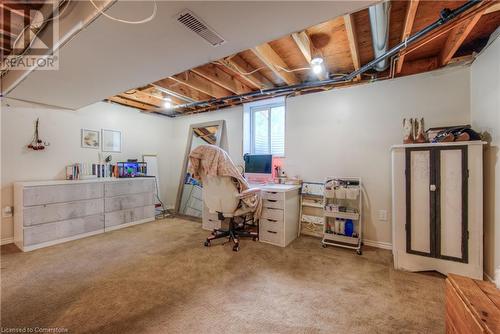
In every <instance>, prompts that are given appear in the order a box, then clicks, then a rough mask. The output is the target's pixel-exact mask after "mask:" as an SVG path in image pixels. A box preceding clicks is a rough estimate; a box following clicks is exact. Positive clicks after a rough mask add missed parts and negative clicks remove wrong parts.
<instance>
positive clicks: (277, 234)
mask: <svg viewBox="0 0 500 334" xmlns="http://www.w3.org/2000/svg"><path fill="white" fill-rule="evenodd" d="M283 232H284V231H283V223H279V222H274V221H269V220H268V219H261V220H260V221H259V240H261V241H265V242H269V243H272V244H276V245H279V246H283V242H284V234H283Z"/></svg>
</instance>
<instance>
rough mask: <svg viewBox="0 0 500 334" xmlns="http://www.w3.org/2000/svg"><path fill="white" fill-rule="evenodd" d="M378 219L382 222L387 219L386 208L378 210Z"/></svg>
mask: <svg viewBox="0 0 500 334" xmlns="http://www.w3.org/2000/svg"><path fill="white" fill-rule="evenodd" d="M378 220H379V221H382V222H385V221H387V210H378Z"/></svg>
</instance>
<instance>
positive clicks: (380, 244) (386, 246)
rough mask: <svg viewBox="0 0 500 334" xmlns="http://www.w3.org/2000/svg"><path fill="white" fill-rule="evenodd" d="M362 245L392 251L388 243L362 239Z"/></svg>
mask: <svg viewBox="0 0 500 334" xmlns="http://www.w3.org/2000/svg"><path fill="white" fill-rule="evenodd" d="M363 244H364V245H366V246H371V247H377V248H382V249H388V250H392V244H391V243H390V242H383V241H375V240H366V239H363Z"/></svg>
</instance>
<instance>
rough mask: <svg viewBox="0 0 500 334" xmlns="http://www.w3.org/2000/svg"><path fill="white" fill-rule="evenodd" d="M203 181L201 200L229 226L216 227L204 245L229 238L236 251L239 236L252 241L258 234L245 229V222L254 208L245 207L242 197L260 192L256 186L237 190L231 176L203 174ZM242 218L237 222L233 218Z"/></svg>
mask: <svg viewBox="0 0 500 334" xmlns="http://www.w3.org/2000/svg"><path fill="white" fill-rule="evenodd" d="M202 181H203V200H204V201H205V205H206V206H207V207H208V209H209V211H210V213H217V214H218V216H219V217H218V218H219V220H221V221H223V220H224V219H226V218H227V219H229V228H228V229H227V230H224V229H216V230H214V231H213V232H212V235H210V236H209V237H208V238H207V240H206V241H205V246H206V247H209V246H210V245H211V241H212V240H215V239H220V238H229V241H233V242H234V246H233V251H235V252H237V251H238V250H239V249H240V238H245V237H248V238H252V239H253V240H254V241H255V240H257V239H258V237H259V235H258V233H256V232H249V231H247V230H245V225H246V222H247V221H248V219H249V217H252V219H253V211H254V210H255V209H252V208H249V207H245V206H244V205H243V203H242V199H244V198H245V197H247V196H254V195H255V194H256V193H259V192H260V189H258V188H250V189H247V190H244V191H242V192H239V191H238V187H237V186H236V182H234V181H233V178H232V177H231V176H208V175H207V176H205V177H203V178H202ZM237 217H241V218H243V223H242V224H241V223H240V224H237V223H236V222H235V218H237Z"/></svg>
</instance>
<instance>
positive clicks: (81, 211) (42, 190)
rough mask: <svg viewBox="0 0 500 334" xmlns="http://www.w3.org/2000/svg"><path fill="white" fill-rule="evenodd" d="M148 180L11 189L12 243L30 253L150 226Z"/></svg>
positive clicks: (29, 185)
mask: <svg viewBox="0 0 500 334" xmlns="http://www.w3.org/2000/svg"><path fill="white" fill-rule="evenodd" d="M154 191H155V187H154V179H152V178H151V179H150V178H137V179H93V180H79V181H65V180H63V181H39V182H38V181H37V182H17V183H15V184H14V242H15V244H16V245H17V246H18V247H19V248H20V249H21V250H23V251H30V250H34V249H38V248H42V247H46V246H50V245H54V244H58V243H61V242H65V241H69V240H74V239H79V238H83V237H86V236H90V235H94V234H98V233H103V232H105V231H109V230H113V229H117V228H122V227H126V226H130V225H133V224H139V223H144V222H148V221H152V220H154V217H155V210H154Z"/></svg>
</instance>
